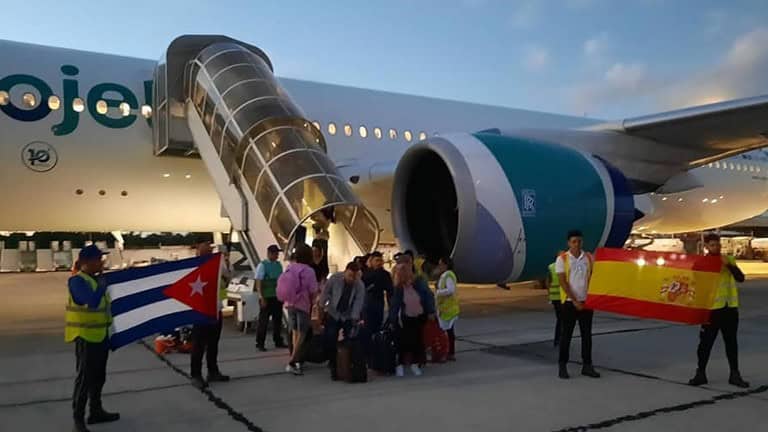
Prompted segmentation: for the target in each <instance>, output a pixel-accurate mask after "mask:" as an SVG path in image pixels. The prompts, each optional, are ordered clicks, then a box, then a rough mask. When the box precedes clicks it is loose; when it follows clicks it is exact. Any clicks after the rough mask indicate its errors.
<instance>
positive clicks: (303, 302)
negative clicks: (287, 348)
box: [277, 245, 317, 375]
mask: <svg viewBox="0 0 768 432" xmlns="http://www.w3.org/2000/svg"><path fill="white" fill-rule="evenodd" d="M293 258H294V260H295V261H294V262H293V263H291V264H290V265H289V266H288V268H287V269H286V270H285V272H283V274H281V275H280V278H278V279H277V297H278V299H279V300H280V301H282V302H283V306H284V307H285V309H286V310H287V312H288V325H289V327H290V329H291V333H292V340H293V352H292V353H291V359H290V360H289V361H288V365H287V366H286V367H285V370H286V372H290V373H293V374H294V375H303V374H304V371H303V369H302V362H303V360H304V351H305V348H306V347H305V345H306V344H305V343H304V338H305V335H306V334H307V331H308V330H309V327H310V312H311V311H312V298H313V296H314V295H315V293H317V278H316V276H315V271H314V270H313V269H312V267H310V265H311V264H312V249H310V248H309V246H306V245H299V246H297V247H296V249H295V251H294V253H293Z"/></svg>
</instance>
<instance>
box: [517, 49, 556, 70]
mask: <svg viewBox="0 0 768 432" xmlns="http://www.w3.org/2000/svg"><path fill="white" fill-rule="evenodd" d="M527 51H528V52H527V53H526V55H525V58H524V59H523V64H524V65H525V67H526V68H527V69H528V70H530V71H539V70H542V69H544V68H545V67H547V65H549V62H550V60H551V58H550V55H549V51H547V49H546V48H543V47H540V46H530V47H528V50H527Z"/></svg>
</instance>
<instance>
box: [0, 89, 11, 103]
mask: <svg viewBox="0 0 768 432" xmlns="http://www.w3.org/2000/svg"><path fill="white" fill-rule="evenodd" d="M8 99H10V96H8V92H7V91H5V90H0V105H2V106H5V105H8Z"/></svg>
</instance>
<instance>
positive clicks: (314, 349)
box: [304, 331, 328, 363]
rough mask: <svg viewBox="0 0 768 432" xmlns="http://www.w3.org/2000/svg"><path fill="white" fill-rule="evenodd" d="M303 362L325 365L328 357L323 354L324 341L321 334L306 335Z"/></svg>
mask: <svg viewBox="0 0 768 432" xmlns="http://www.w3.org/2000/svg"><path fill="white" fill-rule="evenodd" d="M306 338H307V339H306V344H307V346H306V348H305V351H304V353H305V356H304V360H306V361H308V362H310V363H325V361H326V360H328V356H327V355H326V353H325V341H324V340H323V335H322V334H314V333H313V332H312V331H310V332H308V333H307V336H306Z"/></svg>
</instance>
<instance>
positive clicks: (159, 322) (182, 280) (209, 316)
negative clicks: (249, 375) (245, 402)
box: [104, 254, 221, 350]
mask: <svg viewBox="0 0 768 432" xmlns="http://www.w3.org/2000/svg"><path fill="white" fill-rule="evenodd" d="M104 278H105V282H106V284H107V285H108V288H107V293H108V296H109V298H110V302H111V304H110V308H111V313H112V325H111V327H110V339H109V341H110V347H111V348H112V349H113V350H115V349H118V348H120V347H122V346H124V345H126V344H129V343H131V342H134V341H136V340H139V339H141V338H144V337H147V336H150V335H154V334H157V333H164V332H169V331H172V330H173V329H175V328H176V327H180V326H184V325H189V324H198V323H205V322H215V321H216V320H217V318H218V313H219V309H220V308H219V305H218V302H219V299H218V289H219V280H220V278H221V254H212V255H205V256H199V257H195V258H189V259H183V260H179V261H173V262H167V263H162V264H156V265H152V266H148V267H142V268H132V269H127V270H121V271H117V272H112V273H106V274H105V275H104Z"/></svg>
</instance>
